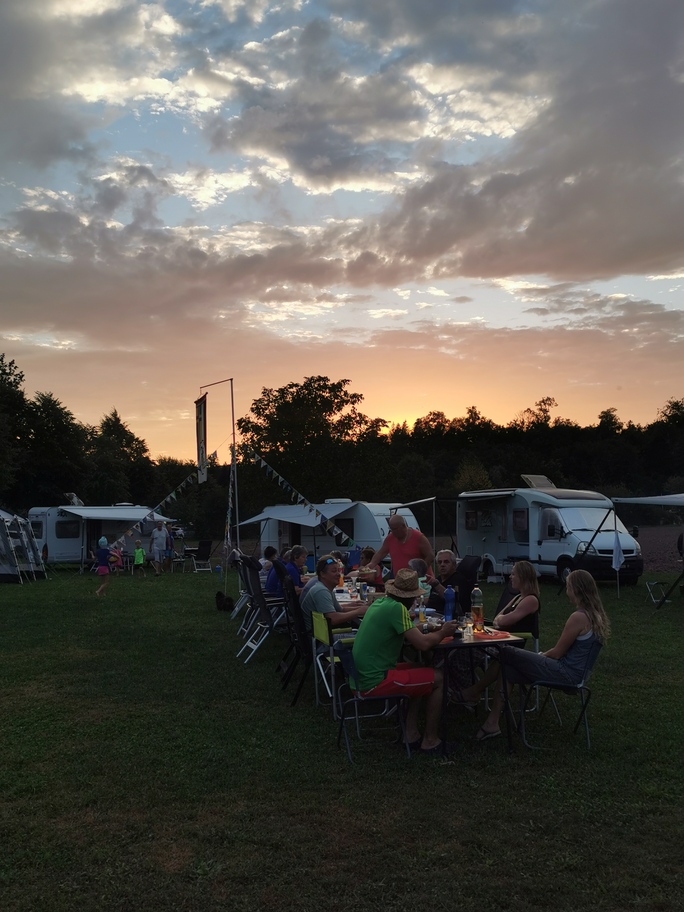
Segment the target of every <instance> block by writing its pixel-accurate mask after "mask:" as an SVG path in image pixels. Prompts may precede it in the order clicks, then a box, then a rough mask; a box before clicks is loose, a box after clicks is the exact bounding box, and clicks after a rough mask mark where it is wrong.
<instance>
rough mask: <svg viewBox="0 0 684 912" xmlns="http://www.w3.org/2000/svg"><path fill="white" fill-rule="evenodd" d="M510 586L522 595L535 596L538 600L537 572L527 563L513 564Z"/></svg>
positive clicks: (518, 562)
mask: <svg viewBox="0 0 684 912" xmlns="http://www.w3.org/2000/svg"><path fill="white" fill-rule="evenodd" d="M511 586H513V588H514V589H517V590H518V592H521V593H522V594H523V595H536V596H537V598H539V580H538V579H537V571H536V570H535V569H534V567H533V566H532V564H531V563H530V562H529V561H517V562H516V563H515V564H513V569H512V570H511Z"/></svg>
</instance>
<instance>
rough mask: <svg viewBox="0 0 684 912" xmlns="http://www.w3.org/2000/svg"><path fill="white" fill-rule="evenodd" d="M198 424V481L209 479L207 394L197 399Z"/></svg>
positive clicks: (199, 482) (196, 416)
mask: <svg viewBox="0 0 684 912" xmlns="http://www.w3.org/2000/svg"><path fill="white" fill-rule="evenodd" d="M195 423H196V425H197V483H198V484H202V482H203V481H206V480H207V394H206V393H205V394H204V395H203V396H200V398H199V399H196V400H195Z"/></svg>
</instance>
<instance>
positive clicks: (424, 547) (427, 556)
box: [418, 532, 435, 573]
mask: <svg viewBox="0 0 684 912" xmlns="http://www.w3.org/2000/svg"><path fill="white" fill-rule="evenodd" d="M418 535H419V548H420V556H421V557H422V558H423V560H424V561H425V563H426V564H427V565H428V572H429V573H432V565H433V564H434V562H435V555H434V552H433V550H432V545H431V544H430V542H429V541H428V538H427V536H425V535H423V533H422V532H418Z"/></svg>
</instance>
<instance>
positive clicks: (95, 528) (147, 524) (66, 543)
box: [28, 504, 169, 566]
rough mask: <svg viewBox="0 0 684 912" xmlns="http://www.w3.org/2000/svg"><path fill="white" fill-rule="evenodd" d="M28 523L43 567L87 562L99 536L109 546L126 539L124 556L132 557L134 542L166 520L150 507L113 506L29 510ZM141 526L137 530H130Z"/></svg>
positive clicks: (69, 506) (32, 508)
mask: <svg viewBox="0 0 684 912" xmlns="http://www.w3.org/2000/svg"><path fill="white" fill-rule="evenodd" d="M28 519H29V522H30V523H31V528H32V530H33V534H34V536H35V539H36V543H37V545H38V548H39V550H40V553H41V555H42V557H43V560H44V561H45V563H50V564H60V563H61V564H81V566H83V565H84V564H85V563H87V562H88V561H89V560H90V553H91V551H94V550H95V548H97V540H98V539H99V538H100V536H101V535H104V536H106V537H107V539H108V540H109V541H110V542H113V541H114V540H115V539H117V538H119V537H120V536H122V535H125V545H124V553H126V554H132V553H133V550H134V548H135V540H136V538H140V539H144V538H146V537H147V536H149V534H150V532H151V531H152V528H153V526H154V524H155V523H156V522H157V520H159V519H161V520H162V522H167V521H169V519H168V517H166V516H162V515H161V514H159V513H154V514H153V513H152V509H151V507H143V506H139V505H133V504H115V505H114V506H111V507H84V506H74V505H72V504H68V505H67V506H63V507H31V509H30V510H29V511H28ZM137 524H140V529H134V528H133V527H134V526H136V525H137Z"/></svg>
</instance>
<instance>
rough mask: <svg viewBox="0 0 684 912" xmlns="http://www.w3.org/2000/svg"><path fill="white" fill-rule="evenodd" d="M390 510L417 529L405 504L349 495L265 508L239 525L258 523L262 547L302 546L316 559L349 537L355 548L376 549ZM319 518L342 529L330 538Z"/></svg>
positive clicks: (385, 533) (385, 530)
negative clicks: (371, 501) (375, 501)
mask: <svg viewBox="0 0 684 912" xmlns="http://www.w3.org/2000/svg"><path fill="white" fill-rule="evenodd" d="M390 513H398V514H399V515H400V516H403V517H404V518H405V519H406V523H407V525H409V526H410V527H411V528H412V529H418V528H419V526H418V521H417V520H416V517H415V516H414V515H413V513H412V512H411V510H409V508H408V507H403V506H402V505H401V504H398V503H397V504H390V503H366V502H365V501H360V500H356V501H353V500H350V499H349V498H348V497H340V498H331V499H330V500H326V501H325V502H324V503H318V504H310V505H304V504H301V505H298V506H291V505H288V504H282V505H276V506H271V507H264V509H263V510H262V511H261V513H259V514H258V515H257V516H252V517H250V519H245V520H243V522H241V523H240V525H241V526H246V525H249V524H250V523H260V536H259V537H260V540H261V547H262V549H263V548H266V547H267V546H268V545H273V547H274V548H276V549H277V550H278V551H280V550H281V549H282V548H283V547H284V546H285V545H303V546H304V547H305V548H306V549H307V551H308V552H309V554H310V555H314V558H315V559H317V558H318V557H320V555H321V554H325V552H326V551H330V550H331V549H333V548H340V547H345V548H348V547H349V545H348V544H346V545H345V544H343V538H344V540H345V541H346V539H347V538H350V539H351V540H352V541H353V542H354V543H355V545H356V546H357V547H359V548H363V547H366V546H368V547H371V548H374V549H375V550H377V549H378V548H379V547H380V545H381V544H382V542H383V541H384V539H385V536H386V535H387V533H388V532H389V528H388V526H387V520H388V519H389V516H390ZM322 517H325V519H326V520H330V521H331V522H333V523H334V524H335V526H336V527H337V528H338V529H339V530H340V531H341V533H342V535H340V534H338V535H337V536H335V537H332V536H331V535H329V534H328V532H327V531H326V529H325V526H324V525H322V521H323V520H322Z"/></svg>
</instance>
